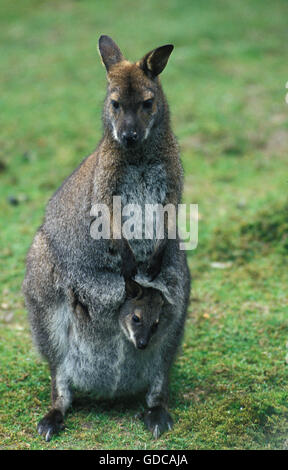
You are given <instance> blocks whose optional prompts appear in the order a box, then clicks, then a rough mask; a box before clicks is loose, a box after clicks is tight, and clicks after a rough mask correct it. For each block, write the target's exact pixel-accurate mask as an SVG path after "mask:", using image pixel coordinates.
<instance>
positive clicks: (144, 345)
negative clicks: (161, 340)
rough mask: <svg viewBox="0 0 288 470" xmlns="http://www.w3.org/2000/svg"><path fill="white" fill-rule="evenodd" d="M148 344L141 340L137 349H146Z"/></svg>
mask: <svg viewBox="0 0 288 470" xmlns="http://www.w3.org/2000/svg"><path fill="white" fill-rule="evenodd" d="M147 344H148V343H147V341H145V340H144V339H139V341H138V343H137V348H138V349H145V348H146V346H147Z"/></svg>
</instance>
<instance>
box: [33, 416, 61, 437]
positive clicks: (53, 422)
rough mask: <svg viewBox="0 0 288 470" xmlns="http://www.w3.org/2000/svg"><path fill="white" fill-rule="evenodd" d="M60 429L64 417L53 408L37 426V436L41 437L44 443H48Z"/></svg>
mask: <svg viewBox="0 0 288 470" xmlns="http://www.w3.org/2000/svg"><path fill="white" fill-rule="evenodd" d="M62 429H64V416H63V414H62V413H61V411H60V410H57V409H55V408H54V409H52V410H50V411H49V412H48V413H47V414H46V415H45V416H44V418H42V419H41V420H40V421H39V423H38V425H37V431H38V434H40V436H43V437H44V438H45V441H46V442H48V441H50V440H51V437H52V436H53V435H54V434H58V433H59V431H61V430H62Z"/></svg>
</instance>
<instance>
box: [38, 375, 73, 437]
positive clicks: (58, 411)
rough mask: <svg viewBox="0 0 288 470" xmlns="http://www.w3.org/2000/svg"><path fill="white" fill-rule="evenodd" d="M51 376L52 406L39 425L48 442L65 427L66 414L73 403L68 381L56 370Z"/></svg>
mask: <svg viewBox="0 0 288 470" xmlns="http://www.w3.org/2000/svg"><path fill="white" fill-rule="evenodd" d="M51 378H52V382H51V400H52V408H51V410H50V411H48V413H47V414H46V415H45V416H44V417H43V418H42V419H41V420H40V421H39V423H38V425H37V431H38V434H40V436H43V437H44V439H45V441H46V442H48V441H50V440H51V438H52V436H53V435H55V434H58V433H59V432H60V431H62V430H63V429H64V415H65V412H66V410H67V408H68V407H69V406H70V404H71V393H70V390H69V387H68V384H67V383H66V381H65V380H63V378H62V377H61V375H60V374H59V373H58V374H55V373H54V371H51Z"/></svg>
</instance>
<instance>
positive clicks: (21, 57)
mask: <svg viewBox="0 0 288 470" xmlns="http://www.w3.org/2000/svg"><path fill="white" fill-rule="evenodd" d="M1 10H2V11H1V15H0V22H1V25H0V26H1V27H0V40H1V42H2V43H3V46H4V47H2V49H1V51H2V52H1V62H2V63H1V65H2V68H1V69H2V73H1V77H0V81H1V87H2V92H1V98H0V100H1V110H2V112H1V118H0V119H1V136H0V143H1V145H0V181H1V186H0V211H1V245H0V260H1V270H0V293H1V301H0V326H1V333H0V341H1V343H0V348H1V349H0V367H1V374H0V392H1V396H0V448H1V449H47V448H49V449H50V448H52V449H54V448H55V449H283V448H288V435H287V434H288V433H287V418H288V409H287V399H288V391H287V390H288V388H287V365H286V362H285V357H286V354H287V349H286V342H287V339H288V321H287V313H288V307H287V305H288V303H287V281H288V272H287V254H288V248H287V245H288V241H287V225H288V217H287V183H288V178H287V152H288V120H287V105H286V104H285V93H286V90H285V83H286V82H287V79H288V76H287V60H286V57H287V52H288V42H287V21H286V18H287V10H288V6H287V2H286V1H285V0H275V1H274V2H269V1H266V0H263V1H262V2H261V4H260V2H257V1H256V0H242V1H241V2H231V1H228V0H219V1H217V2H215V1H212V0H206V2H205V8H204V7H203V2H200V1H194V2H191V1H188V0H180V1H179V0H177V1H176V0H165V1H164V0H159V1H157V2H152V1H151V0H147V1H145V2H142V3H139V2H137V3H136V2H132V1H131V0H123V1H121V2H113V1H112V0H111V1H110V0H107V1H105V2H97V3H96V2H94V1H92V0H83V1H76V0H75V1H73V0H63V1H61V2H57V1H55V0H50V1H49V2H41V1H38V0H23V1H21V2H17V4H16V3H15V2H9V1H8V0H2V2H1ZM102 33H104V34H110V35H111V36H112V37H113V38H114V39H115V40H116V41H117V42H118V43H119V45H120V47H121V49H122V50H123V51H124V52H125V54H126V55H127V56H128V57H129V58H130V59H132V60H136V59H138V58H139V57H141V56H142V55H144V53H145V52H147V51H148V50H150V49H152V48H154V47H156V46H158V45H162V44H165V43H168V42H169V43H170V42H172V43H174V44H175V46H176V47H175V51H174V52H173V54H172V56H171V59H170V61H169V65H168V67H167V69H166V70H165V72H164V73H163V78H162V83H163V86H164V89H165V91H166V94H167V97H168V99H169V102H170V107H171V112H172V120H173V128H174V131H175V133H176V135H177V136H178V139H179V142H180V145H181V150H182V160H183V164H184V169H185V193H184V201H186V202H190V203H197V204H199V212H200V221H199V244H198V247H197V249H196V250H195V251H193V252H190V253H189V265H190V269H191V274H192V278H193V281H192V294H191V303H190V307H189V315H188V320H187V326H186V332H185V338H184V342H183V347H182V351H181V353H180V355H179V357H178V359H177V361H176V363H175V365H174V367H173V371H172V376H171V401H170V409H171V412H172V414H173V416H174V419H175V427H174V429H173V430H172V431H171V432H169V433H167V434H165V435H163V437H161V438H160V439H159V440H158V441H154V440H153V439H151V437H150V435H149V433H148V432H147V431H146V430H145V429H144V427H143V425H142V423H141V422H138V421H137V420H135V419H134V415H135V413H136V412H137V411H139V409H141V406H142V404H141V403H139V402H137V400H135V401H134V402H132V403H131V402H128V401H127V402H125V401H117V402H114V403H109V402H107V403H105V402H97V401H95V400H93V397H91V396H88V397H87V396H85V395H81V394H78V396H77V400H76V402H75V404H74V405H73V408H72V410H71V412H70V413H69V414H68V415H67V421H66V424H67V427H66V430H65V431H64V432H63V433H62V434H61V435H59V436H58V437H56V438H54V439H53V440H52V441H51V442H50V443H49V444H47V443H45V442H44V441H43V440H42V438H40V436H38V435H37V433H36V428H35V426H36V423H37V421H38V420H39V419H40V417H42V415H43V414H44V413H45V412H46V410H47V408H48V406H49V399H50V397H49V394H50V390H49V372H48V369H47V366H46V364H45V363H43V362H42V361H41V360H40V359H39V358H38V356H37V355H36V353H35V351H34V349H33V347H32V342H31V337H30V333H29V327H28V323H27V318H26V311H25V308H24V302H23V297H22V295H21V290H20V289H21V283H22V280H23V275H24V262H25V255H26V252H27V249H28V247H29V245H30V243H31V241H32V238H33V235H34V233H35V230H36V228H37V227H38V226H39V225H40V224H41V221H42V217H43V213H44V208H45V204H46V203H47V201H48V199H49V197H50V196H51V195H52V193H53V192H54V190H56V188H57V187H58V186H59V185H60V184H61V182H62V181H63V179H64V178H65V177H66V176H67V175H68V174H69V173H71V172H72V170H73V169H74V168H75V167H76V166H77V165H78V164H79V162H80V161H81V160H82V159H83V158H84V156H86V155H88V154H89V153H90V152H91V151H92V150H93V149H94V148H95V146H96V144H97V142H98V140H99V138H100V136H101V120H100V116H101V106H102V102H103V99H104V94H105V72H104V69H103V68H102V66H101V64H100V60H99V58H98V55H97V49H96V44H97V39H98V37H99V36H100V34H102ZM215 263H216V264H215Z"/></svg>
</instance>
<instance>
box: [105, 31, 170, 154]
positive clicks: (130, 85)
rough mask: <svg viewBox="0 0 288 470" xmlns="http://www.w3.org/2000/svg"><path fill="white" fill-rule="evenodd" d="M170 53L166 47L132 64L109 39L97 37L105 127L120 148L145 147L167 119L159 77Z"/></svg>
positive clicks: (151, 52)
mask: <svg viewBox="0 0 288 470" xmlns="http://www.w3.org/2000/svg"><path fill="white" fill-rule="evenodd" d="M172 50H173V45H171V44H167V45H165V46H161V47H158V48H156V49H154V50H152V51H150V52H148V53H147V54H146V55H145V56H144V57H143V58H142V59H141V60H139V61H138V62H136V63H131V62H129V61H128V60H126V59H125V58H124V56H123V55H122V53H121V51H120V49H119V47H118V46H117V45H116V44H115V42H114V41H113V40H112V39H111V38H110V37H109V36H101V37H100V39H99V52H100V55H101V57H102V61H103V63H104V65H105V67H106V70H107V79H108V90H107V96H106V100H105V105H104V112H103V120H104V126H105V130H108V131H109V132H110V134H111V136H112V138H113V139H114V140H115V141H117V142H118V143H119V144H120V145H121V146H123V147H125V148H131V147H132V148H135V147H136V146H138V145H141V144H143V143H145V141H146V140H147V139H148V137H149V136H150V134H151V132H153V129H154V128H156V127H157V125H158V124H159V123H161V122H163V120H164V118H165V116H166V117H168V106H167V103H166V100H165V97H164V94H163V92H162V88H161V85H160V82H159V79H158V75H159V74H160V73H161V72H162V71H163V70H164V68H165V66H166V64H167V62H168V59H169V56H170V54H171V52H172Z"/></svg>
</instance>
